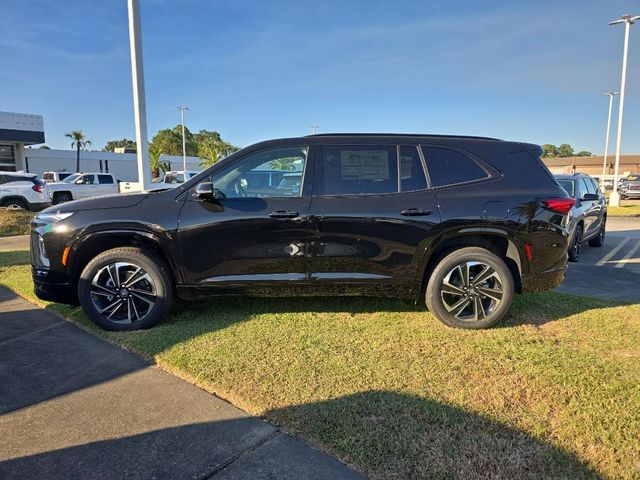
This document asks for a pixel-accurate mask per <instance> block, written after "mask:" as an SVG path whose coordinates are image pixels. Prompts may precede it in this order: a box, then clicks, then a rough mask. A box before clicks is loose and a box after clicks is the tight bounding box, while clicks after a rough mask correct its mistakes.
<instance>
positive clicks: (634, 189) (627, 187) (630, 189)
mask: <svg viewBox="0 0 640 480" xmlns="http://www.w3.org/2000/svg"><path fill="white" fill-rule="evenodd" d="M620 198H640V175H638V174H633V175H627V177H626V178H625V179H623V181H622V185H621V186H620Z"/></svg>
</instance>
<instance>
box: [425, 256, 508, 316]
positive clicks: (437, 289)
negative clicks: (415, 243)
mask: <svg viewBox="0 0 640 480" xmlns="http://www.w3.org/2000/svg"><path fill="white" fill-rule="evenodd" d="M474 261H475V262H483V263H486V264H488V265H490V266H491V267H493V268H494V269H495V270H496V272H497V273H498V275H499V276H500V279H501V280H502V287H503V297H502V302H501V303H500V305H499V306H498V308H497V309H496V310H495V311H494V312H492V313H491V314H490V315H489V316H488V317H486V318H485V319H483V320H480V321H477V322H473V321H464V320H460V319H457V318H455V316H454V315H452V314H451V313H449V312H448V311H447V309H446V308H445V306H444V303H443V302H442V298H441V295H440V293H441V290H442V284H443V282H444V278H445V277H446V275H447V274H448V273H449V272H450V271H451V270H452V269H453V268H454V267H455V266H456V265H459V264H461V263H463V262H474ZM514 292H515V284H514V280H513V275H512V274H511V270H509V267H508V266H507V265H506V263H505V262H504V261H503V260H502V259H501V258H500V257H498V256H497V255H495V254H493V253H491V252H489V251H488V250H485V249H483V248H477V247H470V248H463V249H460V250H455V251H453V252H451V253H449V254H448V255H446V256H445V257H444V258H442V260H440V262H439V263H438V264H437V265H436V267H435V268H434V269H433V272H432V273H431V275H430V276H429V281H428V283H427V290H426V292H425V299H426V303H427V308H428V309H429V310H430V311H431V313H432V314H433V315H434V316H435V317H436V318H437V319H438V320H440V321H441V322H442V323H444V324H445V325H448V326H450V327H455V328H465V329H482V328H488V327H490V326H492V325H495V324H496V323H498V322H499V321H500V320H501V319H502V318H503V317H504V315H505V314H506V313H507V312H508V310H509V308H510V306H511V302H512V300H513V295H514Z"/></svg>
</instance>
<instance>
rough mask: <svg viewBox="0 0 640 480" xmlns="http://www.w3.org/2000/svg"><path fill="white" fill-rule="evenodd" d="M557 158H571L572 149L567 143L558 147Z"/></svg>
mask: <svg viewBox="0 0 640 480" xmlns="http://www.w3.org/2000/svg"><path fill="white" fill-rule="evenodd" d="M558 156H559V157H573V156H574V155H573V147H572V146H571V145H569V144H568V143H563V144H562V145H560V146H559V147H558Z"/></svg>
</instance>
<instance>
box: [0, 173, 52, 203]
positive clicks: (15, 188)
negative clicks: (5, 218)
mask: <svg viewBox="0 0 640 480" xmlns="http://www.w3.org/2000/svg"><path fill="white" fill-rule="evenodd" d="M49 205H51V196H50V192H49V188H48V187H47V184H46V183H44V182H43V181H42V180H40V179H38V177H37V175H34V174H32V173H24V172H0V206H2V207H6V208H16V209H18V208H21V209H24V210H33V211H35V210H42V209H43V208H46V207H48V206H49Z"/></svg>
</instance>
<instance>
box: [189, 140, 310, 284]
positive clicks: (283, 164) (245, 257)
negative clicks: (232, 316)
mask: <svg viewBox="0 0 640 480" xmlns="http://www.w3.org/2000/svg"><path fill="white" fill-rule="evenodd" d="M308 154H309V148H308V147H306V146H300V147H288V148H278V149H269V150H262V151H259V152H256V153H253V154H249V155H248V156H246V157H243V158H241V159H239V160H237V161H235V162H233V163H232V164H230V165H228V166H226V167H225V168H224V169H223V170H220V171H217V172H216V173H214V174H213V175H212V176H211V177H210V179H207V180H211V181H212V182H213V186H214V189H215V191H216V196H217V198H216V199H215V200H211V201H202V200H199V199H196V198H194V197H193V196H192V195H191V194H190V195H189V197H188V198H187V200H186V201H185V204H184V207H183V209H182V211H181V213H180V218H179V227H178V228H179V230H178V235H179V245H180V252H181V257H182V262H181V264H182V268H183V269H184V270H183V276H184V278H185V280H186V283H188V284H190V285H193V286H198V287H203V288H210V289H212V290H213V289H217V290H219V291H220V293H232V291H234V290H244V291H248V290H251V289H256V290H257V291H259V292H260V293H262V292H264V290H265V289H268V288H271V287H274V288H275V289H276V290H282V291H283V293H287V294H288V293H297V292H295V288H296V287H300V288H302V289H304V287H306V285H307V281H306V273H307V257H306V252H307V247H308V240H309V227H308V224H307V223H306V222H305V221H304V219H305V217H306V215H307V213H308V209H309V203H310V196H309V195H308V194H307V190H308V188H309V187H308V186H307V185H308V183H309V181H308V180H307V179H306V178H305V177H306V175H307V172H308V171H310V168H311V166H310V165H309V164H308V163H309V162H308V158H309V155H308ZM193 190H195V187H194V188H193ZM282 287H287V288H286V289H283V288H282ZM249 293H250V292H249Z"/></svg>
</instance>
